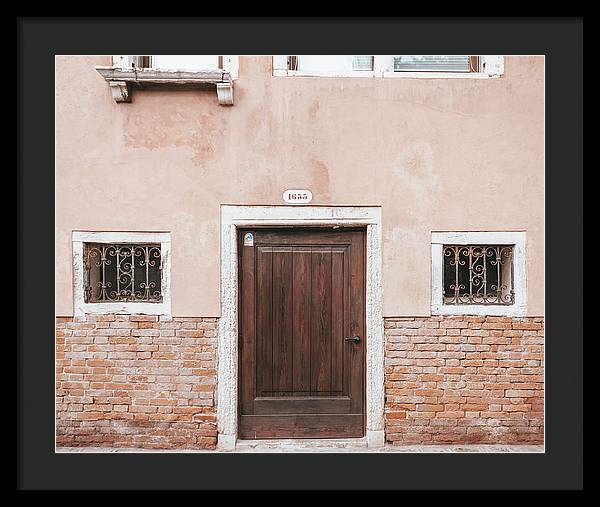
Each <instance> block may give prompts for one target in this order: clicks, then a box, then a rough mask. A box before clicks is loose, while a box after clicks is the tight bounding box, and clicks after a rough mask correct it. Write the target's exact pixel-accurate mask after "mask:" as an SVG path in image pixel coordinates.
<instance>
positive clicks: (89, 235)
mask: <svg viewBox="0 0 600 507" xmlns="http://www.w3.org/2000/svg"><path fill="white" fill-rule="evenodd" d="M72 242H73V314H74V315H75V316H77V317H80V316H83V315H85V314H106V313H120V314H138V313H139V314H144V315H167V316H170V315H171V233H169V232H89V231H73V236H72ZM85 243H109V244H110V243H129V244H137V243H160V256H161V263H162V266H163V267H162V272H161V295H162V301H161V302H160V303H148V302H142V301H140V302H137V301H115V302H110V303H86V301H85V276H84V273H85V268H84V254H83V250H84V244H85Z"/></svg>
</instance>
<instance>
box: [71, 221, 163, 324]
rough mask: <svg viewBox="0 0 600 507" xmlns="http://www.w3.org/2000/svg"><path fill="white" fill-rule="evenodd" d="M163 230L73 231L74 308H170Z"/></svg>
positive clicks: (109, 310) (157, 312) (157, 311)
mask: <svg viewBox="0 0 600 507" xmlns="http://www.w3.org/2000/svg"><path fill="white" fill-rule="evenodd" d="M170 251H171V239H170V234H169V233H164V232H162V233H148V232H79V231H76V232H73V273H74V277H73V279H74V297H73V299H74V306H75V308H74V313H75V315H83V314H86V313H123V312H124V313H146V314H152V315H165V314H170V312H171V296H170Z"/></svg>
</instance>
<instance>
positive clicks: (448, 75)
mask: <svg viewBox="0 0 600 507" xmlns="http://www.w3.org/2000/svg"><path fill="white" fill-rule="evenodd" d="M273 76H275V77H335V78H340V77H358V78H380V79H381V78H384V79H388V78H392V79H493V78H498V77H501V76H502V75H501V74H488V73H486V72H383V73H381V72H374V71H358V70H357V71H348V72H304V71H301V70H274V71H273Z"/></svg>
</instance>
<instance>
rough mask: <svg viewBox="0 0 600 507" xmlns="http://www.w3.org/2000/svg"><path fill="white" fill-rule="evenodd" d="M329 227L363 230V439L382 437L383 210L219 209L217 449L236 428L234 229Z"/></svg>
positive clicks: (231, 444) (377, 442) (373, 443)
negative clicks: (219, 283)
mask: <svg viewBox="0 0 600 507" xmlns="http://www.w3.org/2000/svg"><path fill="white" fill-rule="evenodd" d="M267 226H288V227H289V226H327V227H357V226H365V227H366V229H367V245H366V250H367V252H366V255H367V257H366V266H367V269H366V329H367V336H366V363H367V366H366V379H365V383H366V417H367V425H366V426H367V427H366V439H367V443H368V445H369V446H370V447H380V446H383V445H384V443H385V436H384V418H383V411H384V334H383V315H382V285H381V207H379V206H306V205H300V206H236V205H221V318H220V320H219V331H218V340H217V348H218V357H217V428H218V442H217V446H218V448H219V449H223V450H231V449H235V446H236V441H237V426H238V308H237V306H238V294H237V292H238V266H237V264H238V262H237V261H238V253H237V228H238V227H267Z"/></svg>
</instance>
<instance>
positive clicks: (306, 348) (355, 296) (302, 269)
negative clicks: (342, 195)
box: [238, 228, 365, 439]
mask: <svg viewBox="0 0 600 507" xmlns="http://www.w3.org/2000/svg"><path fill="white" fill-rule="evenodd" d="M246 233H251V234H252V235H253V244H252V245H249V244H248V243H249V242H248V241H246V242H245V241H244V236H245V235H246ZM364 238H365V232H364V230H359V229H315V228H313V229H242V230H239V237H238V247H239V250H238V251H239V260H240V263H239V267H240V277H239V279H240V292H239V294H240V321H239V337H240V386H239V387H240V404H239V416H240V431H239V434H240V438H249V439H254V438H334V437H360V436H363V435H364V411H363V406H364V350H365V340H364V338H365V277H364V269H365V268H364V251H365V243H364ZM245 243H246V244H245ZM355 337H359V338H360V340H359V341H357V340H355V339H354V338H355Z"/></svg>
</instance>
